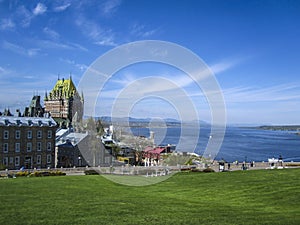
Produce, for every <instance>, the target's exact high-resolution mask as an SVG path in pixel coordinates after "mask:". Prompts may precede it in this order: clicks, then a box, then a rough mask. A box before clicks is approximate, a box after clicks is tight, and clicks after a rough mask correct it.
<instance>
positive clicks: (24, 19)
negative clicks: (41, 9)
mask: <svg viewBox="0 0 300 225" xmlns="http://www.w3.org/2000/svg"><path fill="white" fill-rule="evenodd" d="M16 14H17V17H18V18H19V21H20V25H21V26H22V27H28V26H29V25H30V23H31V20H32V18H33V17H34V16H33V14H32V13H31V12H30V11H29V10H28V9H26V8H25V6H23V5H21V6H19V7H18V9H17V12H16Z"/></svg>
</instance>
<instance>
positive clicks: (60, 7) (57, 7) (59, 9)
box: [53, 2, 71, 12]
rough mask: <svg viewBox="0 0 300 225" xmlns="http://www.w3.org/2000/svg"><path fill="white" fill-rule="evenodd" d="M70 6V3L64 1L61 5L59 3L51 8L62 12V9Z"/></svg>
mask: <svg viewBox="0 0 300 225" xmlns="http://www.w3.org/2000/svg"><path fill="white" fill-rule="evenodd" d="M70 6H71V3H69V2H68V3H65V4H63V5H59V6H55V7H54V8H53V11H54V12H62V11H65V10H66V9H67V8H69V7H70Z"/></svg>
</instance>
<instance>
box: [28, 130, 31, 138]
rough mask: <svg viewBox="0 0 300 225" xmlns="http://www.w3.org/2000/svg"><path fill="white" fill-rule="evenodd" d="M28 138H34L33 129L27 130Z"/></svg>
mask: <svg viewBox="0 0 300 225" xmlns="http://www.w3.org/2000/svg"><path fill="white" fill-rule="evenodd" d="M27 138H28V139H31V138H32V131H31V130H29V131H27Z"/></svg>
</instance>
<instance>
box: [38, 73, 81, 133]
mask: <svg viewBox="0 0 300 225" xmlns="http://www.w3.org/2000/svg"><path fill="white" fill-rule="evenodd" d="M44 104H45V112H46V113H49V114H50V116H51V117H52V118H53V119H54V120H55V121H56V122H57V123H58V124H59V126H60V127H69V126H71V125H72V122H78V121H80V120H82V117H83V107H84V106H83V105H84V100H83V95H81V96H80V94H79V93H78V91H77V90H76V87H75V85H74V83H73V81H72V78H71V77H70V78H69V79H66V80H65V79H58V80H57V82H56V84H55V86H54V88H53V89H52V91H51V92H50V93H49V94H47V93H46V94H45V99H44ZM73 118H76V119H75V120H77V121H73Z"/></svg>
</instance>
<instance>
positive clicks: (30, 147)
mask: <svg viewBox="0 0 300 225" xmlns="http://www.w3.org/2000/svg"><path fill="white" fill-rule="evenodd" d="M31 150H32V144H31V142H28V143H27V152H31Z"/></svg>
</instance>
